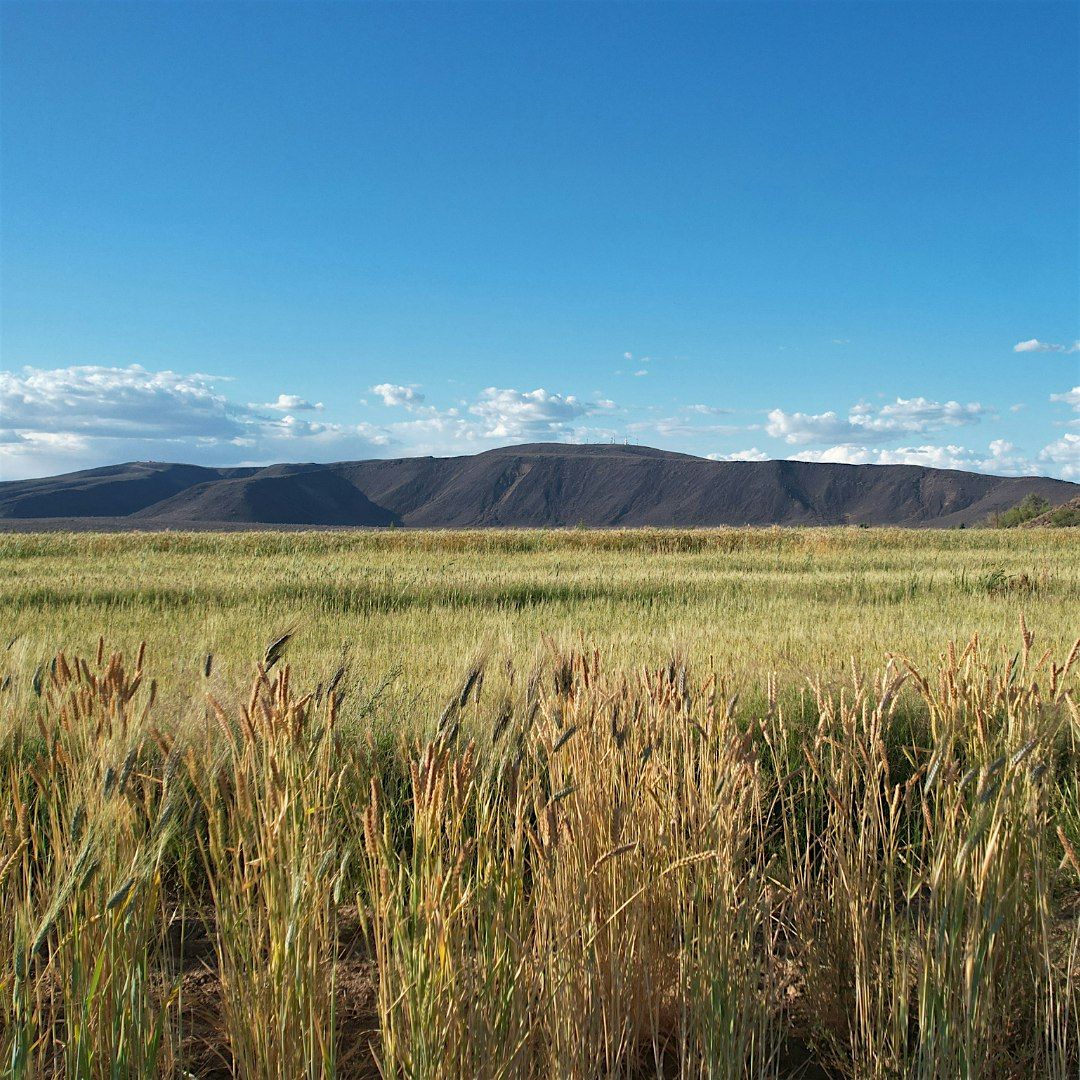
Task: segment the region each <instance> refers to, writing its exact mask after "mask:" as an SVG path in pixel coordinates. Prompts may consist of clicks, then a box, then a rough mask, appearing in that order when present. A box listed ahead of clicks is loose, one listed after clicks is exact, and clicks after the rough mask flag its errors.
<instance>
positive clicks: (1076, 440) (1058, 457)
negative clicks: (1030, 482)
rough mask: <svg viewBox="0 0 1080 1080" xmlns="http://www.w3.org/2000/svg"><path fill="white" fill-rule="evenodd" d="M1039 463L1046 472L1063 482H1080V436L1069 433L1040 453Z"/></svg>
mask: <svg viewBox="0 0 1080 1080" xmlns="http://www.w3.org/2000/svg"><path fill="white" fill-rule="evenodd" d="M1039 463H1040V464H1041V465H1042V466H1043V470H1040V471H1046V472H1052V473H1053V474H1054V475H1055V476H1060V477H1061V478H1062V479H1063V480H1080V435H1074V434H1073V433H1072V432H1067V433H1066V434H1065V435H1062V437H1061V438H1060V439H1058V440H1056V441H1055V442H1052V443H1050V445H1049V446H1044V447H1043V448H1042V450H1040V451H1039Z"/></svg>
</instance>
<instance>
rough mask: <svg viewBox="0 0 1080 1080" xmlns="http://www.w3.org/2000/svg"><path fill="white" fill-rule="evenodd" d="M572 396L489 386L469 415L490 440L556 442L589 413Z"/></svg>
mask: <svg viewBox="0 0 1080 1080" xmlns="http://www.w3.org/2000/svg"><path fill="white" fill-rule="evenodd" d="M591 408H592V407H590V406H589V405H588V404H586V403H584V402H581V401H579V400H578V399H577V398H576V397H574V396H573V395H566V396H564V395H562V394H553V393H549V392H548V391H547V390H545V389H543V388H542V387H541V388H538V389H536V390H528V391H521V390H512V389H501V388H499V387H496V386H489V387H487V389H485V390H482V391H481V393H480V397H479V399H478V400H477V401H476V402H475V404H473V405H470V406H469V412H470V413H471V414H472V415H473V416H476V417H477V418H478V419H479V422H480V426H481V435H482V436H483V437H485V438H490V439H530V440H536V441H539V440H543V439H559V438H563V437H565V436H567V435H570V434H571V433H572V431H573V427H574V421H576V420H578V419H579V418H581V417H583V416H585V415H586V414H587V413H588V412H590V411H591Z"/></svg>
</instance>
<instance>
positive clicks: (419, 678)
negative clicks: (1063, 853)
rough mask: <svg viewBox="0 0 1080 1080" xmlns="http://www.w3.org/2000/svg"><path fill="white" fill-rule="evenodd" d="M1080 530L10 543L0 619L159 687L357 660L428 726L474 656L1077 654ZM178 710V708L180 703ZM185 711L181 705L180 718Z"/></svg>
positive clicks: (833, 661) (29, 656) (41, 652)
mask: <svg viewBox="0 0 1080 1080" xmlns="http://www.w3.org/2000/svg"><path fill="white" fill-rule="evenodd" d="M1078 607H1080V542H1078V541H1077V539H1076V537H1075V535H1074V534H1073V533H1072V532H1071V531H1070V530H1034V531H1017V530H1010V531H1002V530H971V531H962V530H961V531H953V532H925V531H924V532H913V531H909V530H898V529H897V530H864V529H809V530H780V529H776V530H720V531H697V532H689V531H674V530H672V531H668V530H659V531H626V532H586V531H568V532H557V533H552V532H548V533H544V532H486V533H483V532H475V533H440V532H433V533H405V532H383V533H363V534H357V533H347V534H343V533H308V534H296V533H292V534H281V533H277V534H275V533H255V534H251V533H248V534H225V535H213V534H165V535H161V534H158V535H141V536H140V535H135V534H121V535H98V536H93V535H85V534H82V535H48V536H14V535H8V536H2V537H0V615H2V617H3V620H4V625H5V627H6V628H7V630H6V632H7V633H8V637H9V638H13V637H17V638H18V640H17V642H16V644H15V646H14V647H13V650H12V651H13V653H14V655H15V657H16V661H15V662H16V663H17V664H20V663H21V664H22V665H23V666H24V667H26V666H28V665H30V666H32V665H33V664H36V663H37V662H38V661H39V660H40V659H42V658H44V657H46V656H50V655H52V653H53V652H55V651H56V649H58V648H64V649H68V650H81V651H83V652H86V651H89V650H92V649H94V648H96V645H97V640H98V636H99V634H104V635H105V637H106V639H107V641H108V643H109V645H110V647H116V648H123V649H125V650H127V651H132V650H133V649H134V648H136V647H137V646H138V644H139V643H140V642H141V641H146V642H147V646H148V651H149V655H150V657H151V659H152V662H153V664H154V668H155V673H156V675H157V678H158V680H159V682H160V684H161V686H162V689H163V690H170V689H171V688H172V687H174V686H178V685H185V684H186V681H187V680H188V679H189V678H190V677H192V676H194V675H196V674H197V673H200V672H201V671H202V668H203V664H204V662H205V657H206V654H207V653H213V655H214V672H215V681H216V682H217V683H219V684H220V685H221V687H222V688H223V689H224V688H228V687H235V686H236V685H237V684H240V683H246V681H247V679H248V676H249V674H250V671H251V665H252V664H253V663H254V662H255V660H257V659H258V658H260V657H261V655H262V651H263V649H264V648H265V645H266V643H267V641H268V640H270V639H271V638H272V637H274V636H276V635H277V634H279V633H281V632H283V631H285V630H286V629H290V628H292V629H295V636H294V638H293V641H292V642H291V644H290V659H291V660H292V662H293V664H294V666H295V667H296V669H297V670H298V671H303V672H304V674H305V677H306V678H308V679H313V680H315V681H316V682H317V681H318V679H319V678H322V677H329V676H330V674H331V673H332V672H333V671H334V670H335V669H336V667H337V666H338V662H339V660H340V657H341V653H342V649H343V648H344V649H345V650H346V651H347V654H348V655H349V657H350V658H351V660H352V666H351V671H352V673H353V675H355V677H356V678H358V679H361V680H364V681H366V682H368V683H379V684H381V683H382V682H383V681H384V680H385V679H386V678H387V677H388V676H389V675H391V674H392V675H393V676H394V678H393V683H392V688H393V690H394V692H395V693H396V694H400V695H405V696H406V697H407V698H409V699H410V700H412V699H418V700H419V703H420V706H419V708H418V709H417V711H416V712H415V714H410V715H408V716H397V717H396V720H397V721H398V722H403V721H404V722H409V723H411V722H414V721H417V722H423V721H425V720H427V719H430V716H429V713H430V710H431V709H432V708H434V707H435V705H436V704H437V703H439V702H441V700H442V698H443V697H444V696H445V687H446V686H447V685H448V683H452V682H454V681H455V680H457V679H458V678H459V677H460V675H461V674H462V672H463V670H464V669H465V667H466V665H467V664H468V662H469V660H470V658H471V656H472V654H473V653H474V652H477V651H483V652H486V653H488V654H489V655H491V656H493V657H496V658H499V659H501V658H502V657H503V656H504V655H506V654H510V655H512V656H513V657H514V659H515V660H516V661H518V662H519V663H521V664H524V663H527V662H528V660H529V658H530V657H531V656H532V655H533V653H534V652H535V651H536V649H537V648H538V646H539V645H540V643H541V635H544V634H546V635H549V636H550V637H552V638H554V639H556V641H558V642H559V643H562V644H566V643H570V642H577V641H578V640H579V637H580V636H581V635H583V636H584V638H585V640H586V641H587V642H588V643H589V645H590V646H591V647H597V648H600V649H601V650H602V652H603V654H604V656H605V658H607V659H609V660H610V661H611V663H612V664H613V665H614V666H617V667H625V668H634V667H636V666H638V665H641V664H643V663H647V664H657V663H660V662H662V661H664V660H666V659H668V658H669V656H670V655H671V654H672V653H673V652H678V653H679V654H681V655H683V656H685V658H686V659H687V660H688V661H690V662H691V664H692V665H693V666H694V667H695V668H701V667H703V666H707V667H709V668H710V669H711V670H715V671H716V672H717V673H718V674H720V675H724V676H726V677H728V678H729V679H731V680H734V681H735V682H736V683H738V684H739V685H740V686H741V687H742V688H743V689H744V691H745V692H748V693H749V692H752V690H753V688H754V687H756V686H758V685H759V684H760V683H762V681H763V679H764V677H765V676H766V675H767V674H775V675H776V676H777V677H778V679H779V681H780V682H781V683H782V684H784V685H786V686H802V685H805V683H806V679H807V678H813V677H822V678H826V679H829V678H833V677H834V676H836V675H837V674H838V673H840V672H842V671H846V670H847V668H848V665H849V663H850V660H851V658H852V657H854V658H855V659H856V661H857V662H858V663H859V664H860V665H863V666H867V667H879V666H881V665H882V664H883V663H884V662H885V660H886V657H887V656H888V655H890V654H894V653H899V654H903V655H905V656H907V657H910V658H912V659H914V660H916V661H918V662H920V663H926V662H930V661H932V660H934V659H935V658H936V657H937V656H938V654H939V653H940V652H941V650H942V648H943V647H944V644H945V642H946V641H948V640H951V639H956V640H960V641H967V640H968V638H970V637H971V635H972V634H974V633H978V634H979V635H980V637H981V638H982V640H983V642H984V644H985V645H990V646H995V647H997V646H1007V647H1008V648H1010V649H1015V643H1016V626H1017V617H1018V615H1019V613H1020V611H1023V612H1025V614H1026V616H1027V619H1028V623H1029V624H1030V625H1031V626H1032V627H1033V628H1035V630H1036V632H1037V634H1038V641H1039V644H1041V645H1044V646H1047V647H1053V648H1055V649H1057V650H1061V649H1066V650H1067V649H1068V647H1069V646H1070V645H1071V644H1072V641H1073V640H1074V639H1075V637H1076V635H1077V633H1078V627H1080V619H1078V618H1077V616H1076V610H1077V608H1078ZM163 696H164V697H170V696H171V695H168V694H165V695H163ZM176 705H177V706H178V707H181V705H182V702H180V701H179V699H177V701H176Z"/></svg>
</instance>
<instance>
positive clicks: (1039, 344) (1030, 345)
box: [1013, 338, 1080, 353]
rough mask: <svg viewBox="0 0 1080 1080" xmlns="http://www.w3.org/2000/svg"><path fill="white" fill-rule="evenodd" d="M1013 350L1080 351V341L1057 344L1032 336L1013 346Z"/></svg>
mask: <svg viewBox="0 0 1080 1080" xmlns="http://www.w3.org/2000/svg"><path fill="white" fill-rule="evenodd" d="M1013 352H1056V353H1074V352H1080V341H1074V342H1073V343H1072V344H1071V345H1055V344H1053V343H1052V342H1049V341H1040V340H1039V339H1038V338H1030V339H1029V340H1028V341H1018V342H1017V343H1016V344H1015V345H1014V346H1013Z"/></svg>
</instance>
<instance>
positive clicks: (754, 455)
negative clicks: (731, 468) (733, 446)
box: [706, 446, 769, 461]
mask: <svg viewBox="0 0 1080 1080" xmlns="http://www.w3.org/2000/svg"><path fill="white" fill-rule="evenodd" d="M706 457H707V458H708V459H709V460H710V461H768V460H769V455H768V454H766V453H765V451H764V450H759V449H758V448H757V447H756V446H752V447H750V449H749V450H736V451H735V453H733V454H706Z"/></svg>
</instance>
